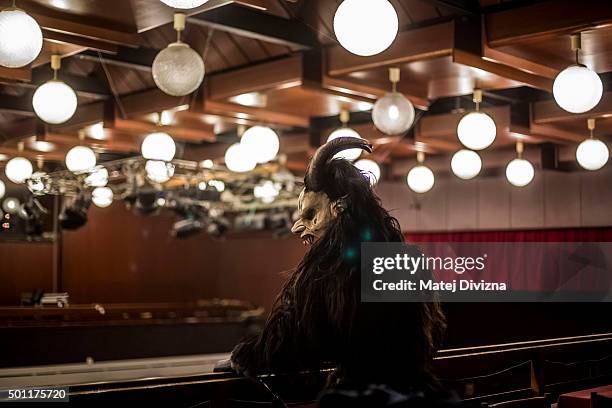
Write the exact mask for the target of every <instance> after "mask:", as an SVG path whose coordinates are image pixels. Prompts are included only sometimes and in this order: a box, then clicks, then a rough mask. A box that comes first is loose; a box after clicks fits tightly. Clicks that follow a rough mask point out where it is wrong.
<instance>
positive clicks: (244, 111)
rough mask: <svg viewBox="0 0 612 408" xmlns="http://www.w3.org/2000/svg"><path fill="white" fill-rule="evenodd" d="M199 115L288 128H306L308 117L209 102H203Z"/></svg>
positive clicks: (226, 103)
mask: <svg viewBox="0 0 612 408" xmlns="http://www.w3.org/2000/svg"><path fill="white" fill-rule="evenodd" d="M199 113H205V114H210V115H217V116H220V117H222V118H226V119H232V120H234V121H237V122H238V123H239V122H240V120H241V119H246V120H254V121H260V122H264V123H268V124H275V125H280V126H289V127H303V128H307V127H308V125H309V122H308V117H306V116H296V115H291V114H288V113H282V112H273V111H270V110H268V109H264V108H253V107H248V106H242V105H238V104H235V103H228V102H218V101H210V100H207V101H205V102H204V107H203V111H202V112H199Z"/></svg>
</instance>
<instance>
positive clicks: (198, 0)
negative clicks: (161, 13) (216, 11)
mask: <svg viewBox="0 0 612 408" xmlns="http://www.w3.org/2000/svg"><path fill="white" fill-rule="evenodd" d="M207 1H208V0H161V2H162V3H164V4H165V5H167V6H170V7H173V8H177V9H192V8H196V7H200V6H201V5H202V4H204V3H206V2H207Z"/></svg>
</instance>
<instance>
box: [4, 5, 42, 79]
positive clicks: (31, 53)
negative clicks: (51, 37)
mask: <svg viewBox="0 0 612 408" xmlns="http://www.w3.org/2000/svg"><path fill="white" fill-rule="evenodd" d="M0 39H2V40H1V41H0V65H2V66H3V67H7V68H21V67H25V66H26V65H28V64H30V63H31V62H33V61H34V60H35V59H36V57H38V54H40V50H42V45H43V36H42V31H41V30H40V26H39V25H38V23H37V22H36V20H34V19H33V18H32V17H30V16H29V15H28V14H27V13H26V12H25V11H23V10H21V9H18V8H17V7H15V1H13V6H12V7H10V8H7V9H4V10H2V12H0Z"/></svg>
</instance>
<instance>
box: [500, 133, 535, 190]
mask: <svg viewBox="0 0 612 408" xmlns="http://www.w3.org/2000/svg"><path fill="white" fill-rule="evenodd" d="M523 149H524V147H523V142H521V141H518V142H516V153H517V158H516V159H514V160H512V161H511V162H510V163H508V165H507V166H506V179H508V182H509V183H510V184H512V185H513V186H516V187H525V186H526V185H527V184H529V183H531V180H533V177H534V175H535V170H534V168H533V165H532V164H531V163H530V162H529V161H527V160H525V159H523Z"/></svg>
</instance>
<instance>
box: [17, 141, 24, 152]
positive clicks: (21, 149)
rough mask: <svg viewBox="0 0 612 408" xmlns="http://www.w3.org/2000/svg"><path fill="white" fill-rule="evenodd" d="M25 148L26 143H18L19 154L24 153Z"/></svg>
mask: <svg viewBox="0 0 612 408" xmlns="http://www.w3.org/2000/svg"><path fill="white" fill-rule="evenodd" d="M23 147H24V143H23V142H19V143H17V151H18V152H23Z"/></svg>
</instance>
